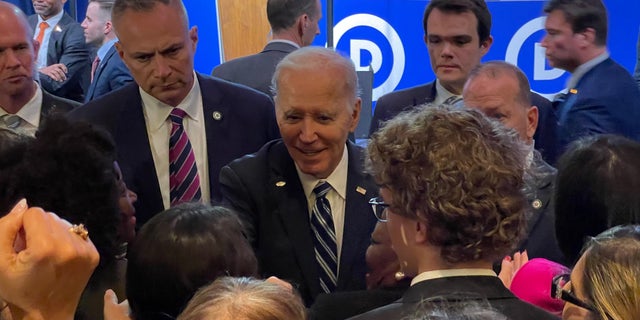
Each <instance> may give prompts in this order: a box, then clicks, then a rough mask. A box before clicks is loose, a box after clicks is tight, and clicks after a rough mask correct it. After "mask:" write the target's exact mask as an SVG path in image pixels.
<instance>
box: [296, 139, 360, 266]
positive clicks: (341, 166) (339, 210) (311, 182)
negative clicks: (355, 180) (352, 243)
mask: <svg viewBox="0 0 640 320" xmlns="http://www.w3.org/2000/svg"><path fill="white" fill-rule="evenodd" d="M348 153H349V152H348V151H347V145H346V144H345V146H344V151H343V152H342V158H341V159H340V162H339V163H338V166H337V167H336V168H335V169H334V170H333V172H332V173H331V174H330V175H329V176H328V177H327V178H326V179H322V180H319V179H317V178H316V177H314V176H311V175H308V174H305V173H303V172H302V171H300V168H298V166H297V165H296V170H297V171H298V177H300V183H302V188H303V189H304V194H305V195H306V196H307V204H308V209H309V210H308V213H309V217H311V214H312V213H311V210H312V209H313V206H314V205H315V204H316V195H315V193H313V189H314V188H315V187H316V186H317V185H318V183H319V182H322V181H326V182H328V183H329V184H330V185H331V190H329V192H327V195H326V196H325V197H326V198H327V200H329V204H330V205H331V216H332V218H333V227H334V229H335V232H336V247H337V248H338V252H337V256H338V261H337V263H338V270H339V269H340V253H341V252H342V235H343V233H344V215H345V212H344V210H345V203H346V199H347V175H348V171H349V170H348V168H349V154H348Z"/></svg>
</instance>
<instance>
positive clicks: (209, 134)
mask: <svg viewBox="0 0 640 320" xmlns="http://www.w3.org/2000/svg"><path fill="white" fill-rule="evenodd" d="M165 2H166V1H163V0H145V1H141V0H116V2H115V4H114V6H113V10H112V22H113V25H114V27H115V29H116V33H117V34H118V38H119V41H118V42H117V43H116V44H115V46H116V50H117V51H118V54H119V55H120V58H122V60H123V61H124V62H125V64H126V65H127V67H128V68H129V70H130V72H131V75H132V76H133V78H134V80H135V83H130V84H127V85H125V86H124V87H122V88H120V89H118V90H116V91H114V92H111V93H109V94H106V95H104V96H102V97H100V98H98V99H95V100H92V101H91V102H89V103H87V104H86V105H84V106H83V107H82V108H78V109H76V110H75V112H72V113H71V114H70V117H72V118H74V119H81V120H88V121H89V122H93V123H96V124H98V125H100V126H102V127H104V128H105V129H106V130H107V131H109V133H111V135H112V136H113V139H114V141H115V143H116V148H117V151H118V163H119V164H120V168H121V169H122V174H123V176H124V177H125V183H126V184H127V186H128V187H129V188H130V189H131V190H132V191H134V192H135V193H136V194H137V195H138V200H137V201H136V203H135V207H136V219H137V225H138V226H141V225H142V224H144V222H146V221H147V220H148V219H150V218H151V217H152V216H153V215H155V214H157V213H159V212H161V211H163V210H164V209H167V208H169V207H171V206H174V205H176V204H179V203H181V202H186V201H202V202H204V203H208V202H210V201H213V202H215V201H219V200H220V199H221V193H220V188H219V185H218V176H219V172H220V169H221V168H222V167H223V166H224V165H226V164H227V163H229V162H231V161H232V160H234V159H236V158H239V157H241V156H243V155H245V154H248V153H252V152H255V151H256V150H258V149H260V147H262V145H264V144H265V143H266V142H268V141H270V140H273V139H276V138H278V137H279V134H278V129H277V125H276V123H275V113H274V108H273V102H272V101H271V99H270V98H269V97H268V96H267V95H265V94H263V93H260V92H258V91H256V90H253V89H250V88H247V87H245V86H240V85H236V84H233V83H230V82H227V81H223V80H220V79H216V78H212V77H209V76H206V75H201V74H199V73H197V72H195V71H194V70H193V60H194V55H195V51H196V44H197V42H198V29H197V27H191V28H189V20H188V16H187V12H186V9H185V8H184V5H183V3H182V1H181V0H169V1H168V3H165Z"/></svg>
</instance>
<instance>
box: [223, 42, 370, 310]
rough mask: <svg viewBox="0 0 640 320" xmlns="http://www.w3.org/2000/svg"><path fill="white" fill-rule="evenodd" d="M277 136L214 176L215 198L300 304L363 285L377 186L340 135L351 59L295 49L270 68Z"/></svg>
mask: <svg viewBox="0 0 640 320" xmlns="http://www.w3.org/2000/svg"><path fill="white" fill-rule="evenodd" d="M273 79H274V81H273V86H274V88H275V93H276V96H275V97H274V101H275V104H276V119H277V122H278V126H279V128H280V134H281V136H282V139H279V140H274V141H271V142H269V143H267V144H266V145H264V146H263V147H262V149H260V150H259V151H258V152H257V153H255V154H252V155H249V156H245V157H243V158H241V159H238V160H235V161H234V162H232V163H231V164H229V165H228V166H226V167H224V168H223V169H222V171H221V173H220V185H221V189H220V190H221V192H222V194H223V200H224V202H226V204H228V205H229V206H230V207H232V208H233V209H235V210H236V211H237V212H238V213H239V214H240V216H241V217H242V218H243V219H244V220H245V222H246V224H247V226H248V227H249V229H250V230H249V239H250V241H251V243H252V245H253V247H254V249H255V251H256V255H257V257H258V262H259V265H260V270H261V273H262V276H265V277H267V276H277V277H279V278H281V279H284V280H288V281H291V282H293V284H294V285H296V286H297V287H298V290H299V292H300V294H301V295H302V298H303V299H304V301H305V303H306V304H307V305H310V304H311V303H312V302H313V301H314V299H315V297H316V296H317V295H318V294H320V293H329V292H335V291H345V290H361V289H365V273H366V264H365V251H366V250H367V246H368V245H369V237H370V235H371V231H372V230H373V227H374V225H375V217H374V216H373V215H372V214H371V207H370V206H369V204H368V201H369V199H370V198H372V197H375V196H376V195H377V193H378V188H377V186H376V185H375V183H374V181H373V179H372V178H371V177H370V176H368V175H366V174H364V170H363V168H362V164H363V156H362V150H361V149H360V148H358V147H356V146H355V145H354V144H352V143H351V142H348V141H347V137H348V135H349V133H350V132H353V131H354V130H355V128H356V126H357V124H358V119H359V116H360V107H361V106H360V105H361V102H360V98H359V97H358V95H357V77H356V72H355V68H354V66H353V63H352V62H351V61H350V60H349V59H347V58H345V57H342V56H340V55H339V54H337V53H335V52H333V51H332V50H329V49H324V48H318V47H305V48H302V49H298V50H296V51H294V52H293V53H291V54H289V55H287V56H286V57H285V58H284V59H283V60H282V61H281V62H280V63H279V64H278V66H277V67H276V71H275V74H274V78H273Z"/></svg>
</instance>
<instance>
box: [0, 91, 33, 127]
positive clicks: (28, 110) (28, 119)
mask: <svg viewBox="0 0 640 320" xmlns="http://www.w3.org/2000/svg"><path fill="white" fill-rule="evenodd" d="M34 84H35V86H36V92H35V94H34V95H33V97H31V99H30V100H29V101H28V102H27V103H26V104H25V105H24V106H23V107H22V108H21V109H20V110H19V111H18V112H17V113H16V114H15V115H16V116H18V117H20V120H21V122H20V125H19V126H18V128H16V129H14V131H16V132H18V133H20V134H25V135H28V136H31V137H35V135H36V131H38V126H40V112H41V111H42V90H41V89H40V85H38V83H37V82H34ZM5 114H8V112H7V111H5V110H4V109H2V108H1V107H0V118H1V117H2V116H4V115H5ZM0 127H5V125H4V121H0Z"/></svg>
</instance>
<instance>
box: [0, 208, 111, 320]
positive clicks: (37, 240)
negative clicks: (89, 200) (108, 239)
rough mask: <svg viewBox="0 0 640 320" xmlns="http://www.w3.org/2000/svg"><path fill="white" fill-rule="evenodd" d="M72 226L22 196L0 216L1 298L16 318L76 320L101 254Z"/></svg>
mask: <svg viewBox="0 0 640 320" xmlns="http://www.w3.org/2000/svg"><path fill="white" fill-rule="evenodd" d="M70 227H71V224H69V223H68V222H67V221H65V220H62V219H60V218H58V216H56V215H55V214H53V213H49V212H44V211H43V210H42V209H40V208H28V207H27V202H26V201H25V200H21V201H20V202H19V203H18V204H17V205H16V206H15V207H14V208H13V209H12V210H11V212H10V213H9V214H7V215H6V216H4V217H3V218H0V297H1V298H2V300H4V301H6V302H7V303H8V304H9V308H10V309H11V313H12V315H13V319H16V320H18V319H52V320H58V319H65V320H67V319H72V318H73V315H74V313H75V310H76V307H77V305H78V301H79V300H80V295H81V294H82V291H83V290H84V287H85V286H86V284H87V281H88V280H89V277H90V276H91V274H92V272H93V270H94V269H95V267H96V266H97V265H98V262H99V259H100V258H99V255H98V252H97V250H96V248H95V247H94V246H93V243H91V240H89V239H86V240H85V239H83V238H82V237H80V236H79V235H77V234H75V233H72V232H70V231H69V228H70Z"/></svg>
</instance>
